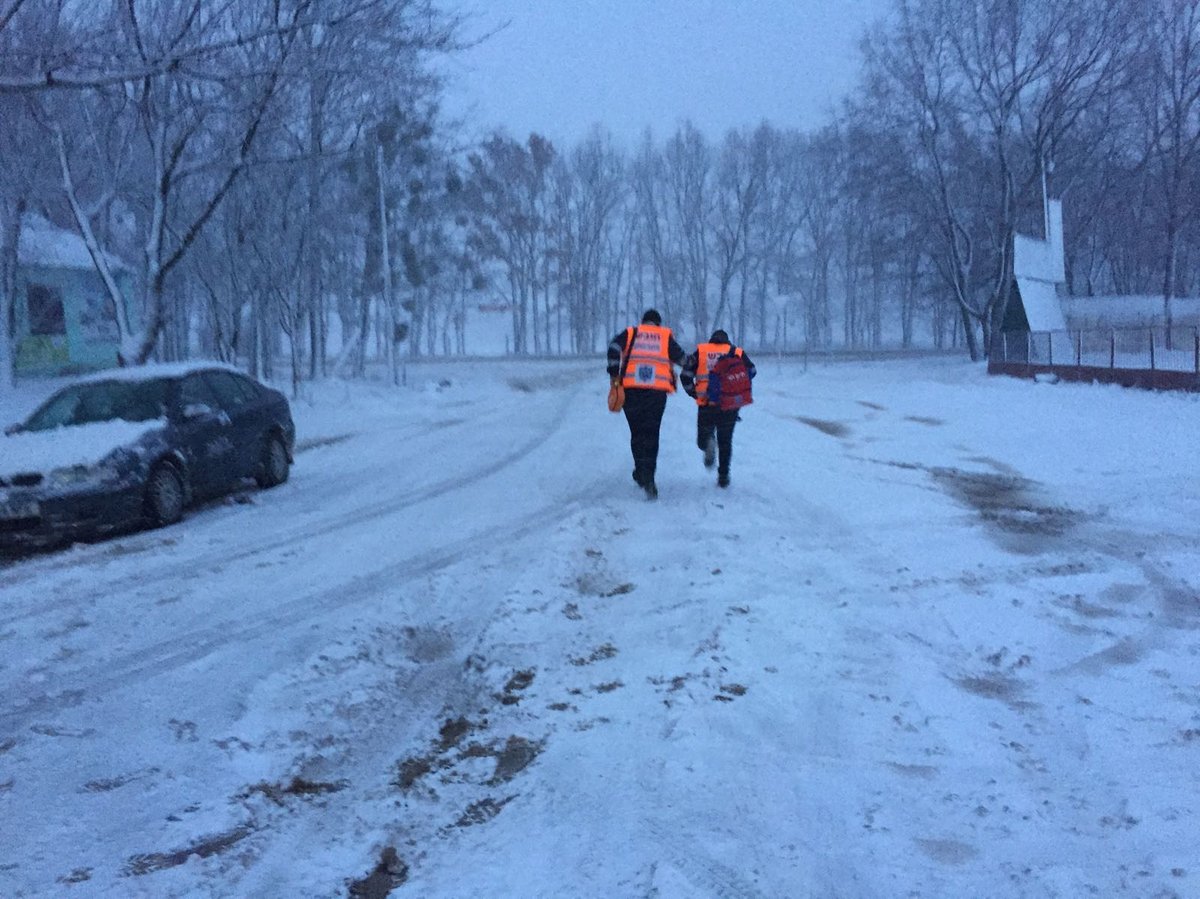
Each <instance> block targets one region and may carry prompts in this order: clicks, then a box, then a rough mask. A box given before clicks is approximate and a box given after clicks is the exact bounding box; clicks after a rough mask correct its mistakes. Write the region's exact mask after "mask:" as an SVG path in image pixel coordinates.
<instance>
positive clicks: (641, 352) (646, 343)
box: [621, 324, 675, 393]
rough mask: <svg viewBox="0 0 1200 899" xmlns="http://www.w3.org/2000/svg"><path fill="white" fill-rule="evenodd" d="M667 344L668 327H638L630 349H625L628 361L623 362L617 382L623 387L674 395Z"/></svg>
mask: <svg viewBox="0 0 1200 899" xmlns="http://www.w3.org/2000/svg"><path fill="white" fill-rule="evenodd" d="M627 345H628V344H627ZM670 345H671V329H670V328H664V327H662V326H661V325H646V324H641V325H638V326H637V334H636V335H635V336H634V338H633V346H632V347H630V348H629V358H628V359H627V360H626V362H625V377H624V379H622V381H621V383H622V384H623V385H624V386H625V388H626V389H629V388H630V387H634V388H641V389H643V390H662V391H665V392H667V393H672V392H674V390H675V374H674V372H672V371H671V357H670V350H669V349H668V348H669V347H670Z"/></svg>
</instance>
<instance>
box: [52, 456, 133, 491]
mask: <svg viewBox="0 0 1200 899" xmlns="http://www.w3.org/2000/svg"><path fill="white" fill-rule="evenodd" d="M123 456H124V453H123V451H122V450H117V451H116V452H113V453H110V454H109V455H108V456H106V457H105V458H103V459H101V460H100V461H99V462H97V463H96V464H95V465H67V466H65V467H63V468H56V469H54V470H53V471H51V472H50V474H49V475H47V477H46V483H47V484H49V485H50V486H51V487H78V486H80V485H81V484H102V483H105V482H107V481H111V480H115V479H116V478H117V476H118V474H119V467H120V462H121V459H122V458H123Z"/></svg>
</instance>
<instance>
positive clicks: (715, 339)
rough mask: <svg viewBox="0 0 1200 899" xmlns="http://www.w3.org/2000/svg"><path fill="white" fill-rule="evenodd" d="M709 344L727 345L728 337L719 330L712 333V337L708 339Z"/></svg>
mask: <svg viewBox="0 0 1200 899" xmlns="http://www.w3.org/2000/svg"><path fill="white" fill-rule="evenodd" d="M708 342H709V343H729V335H728V334H726V333H725V332H724V331H722V330H721V329H720V328H717V330H715V331H713V332H712V337H710V338H708Z"/></svg>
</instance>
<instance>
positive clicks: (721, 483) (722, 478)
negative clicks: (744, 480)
mask: <svg viewBox="0 0 1200 899" xmlns="http://www.w3.org/2000/svg"><path fill="white" fill-rule="evenodd" d="M717 486H718V487H728V486H729V472H727V471H723V472H721V473H720V474H718V475H717Z"/></svg>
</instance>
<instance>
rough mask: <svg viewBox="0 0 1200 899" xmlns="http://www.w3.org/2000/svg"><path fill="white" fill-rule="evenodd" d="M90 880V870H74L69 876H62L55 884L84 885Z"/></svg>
mask: <svg viewBox="0 0 1200 899" xmlns="http://www.w3.org/2000/svg"><path fill="white" fill-rule="evenodd" d="M91 879H92V869H91V868H76V869H75V870H73V871H72V872H71V873H70V874H63V875H62V876H61V877H59V878H57V879H56V880H55V883H84V882H86V881H89V880H91Z"/></svg>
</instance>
